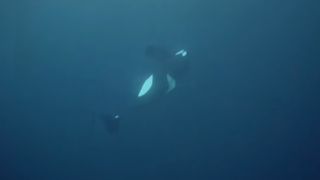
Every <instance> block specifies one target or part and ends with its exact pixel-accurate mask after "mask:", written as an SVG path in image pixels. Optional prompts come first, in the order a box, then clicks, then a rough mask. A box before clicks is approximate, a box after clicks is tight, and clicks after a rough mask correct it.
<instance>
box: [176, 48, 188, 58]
mask: <svg viewBox="0 0 320 180" xmlns="http://www.w3.org/2000/svg"><path fill="white" fill-rule="evenodd" d="M175 55H176V56H182V57H185V56H187V55H188V52H187V51H186V50H184V49H181V50H179V51H177V52H176V54H175Z"/></svg>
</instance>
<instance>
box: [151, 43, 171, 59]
mask: <svg viewBox="0 0 320 180" xmlns="http://www.w3.org/2000/svg"><path fill="white" fill-rule="evenodd" d="M145 55H146V56H147V57H148V58H150V59H154V60H157V61H166V60H168V59H169V58H171V57H172V55H171V53H170V52H169V51H168V50H167V49H165V48H163V47H161V46H156V45H149V46H147V47H146V50H145Z"/></svg>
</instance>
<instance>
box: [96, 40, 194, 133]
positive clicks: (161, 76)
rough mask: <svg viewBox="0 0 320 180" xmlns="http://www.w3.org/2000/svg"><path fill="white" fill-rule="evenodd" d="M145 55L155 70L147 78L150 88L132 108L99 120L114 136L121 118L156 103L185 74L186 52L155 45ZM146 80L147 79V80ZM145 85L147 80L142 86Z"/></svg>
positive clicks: (138, 98) (147, 48)
mask: <svg viewBox="0 0 320 180" xmlns="http://www.w3.org/2000/svg"><path fill="white" fill-rule="evenodd" d="M145 55H146V57H147V58H149V59H150V60H152V61H153V62H154V63H155V64H156V65H157V68H155V70H154V71H153V73H152V75H151V76H150V77H149V78H152V86H151V87H150V88H149V89H148V91H147V92H145V93H142V94H143V95H141V96H140V93H141V91H140V93H139V96H138V97H136V99H135V102H134V106H132V107H131V108H129V109H127V110H126V111H124V112H122V113H117V114H113V115H109V114H108V115H103V116H101V118H100V119H101V120H102V121H103V124H104V126H105V129H106V130H107V132H108V133H110V134H115V133H117V132H118V131H119V127H120V123H121V119H122V117H123V116H124V117H126V118H128V116H130V114H132V113H135V112H143V109H146V107H149V106H150V105H152V104H154V103H156V102H157V101H158V100H160V99H162V98H163V97H164V96H165V95H166V94H168V93H169V92H170V91H172V90H173V89H175V86H176V83H177V81H178V82H179V81H180V80H181V79H183V78H184V76H185V75H186V74H187V72H188V69H189V64H188V61H187V58H186V57H185V56H186V55H187V52H186V51H185V50H180V51H178V52H170V51H169V50H167V49H165V48H163V47H160V46H155V45H150V46H147V47H146V50H145ZM149 78H148V79H149ZM146 83H147V80H146V81H145V83H144V84H146Z"/></svg>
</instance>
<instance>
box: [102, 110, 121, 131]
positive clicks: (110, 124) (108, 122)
mask: <svg viewBox="0 0 320 180" xmlns="http://www.w3.org/2000/svg"><path fill="white" fill-rule="evenodd" d="M101 120H102V123H103V125H104V127H105V129H106V131H107V132H108V133H109V134H117V133H118V132H119V128H120V116H119V115H118V114H116V115H102V116H101Z"/></svg>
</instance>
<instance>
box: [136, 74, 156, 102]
mask: <svg viewBox="0 0 320 180" xmlns="http://www.w3.org/2000/svg"><path fill="white" fill-rule="evenodd" d="M152 84H153V74H152V75H150V76H149V77H148V79H146V80H145V81H144V83H143V85H142V87H141V89H140V91H139V94H138V97H142V96H144V95H145V94H146V93H147V92H149V91H150V89H151V87H152Z"/></svg>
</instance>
